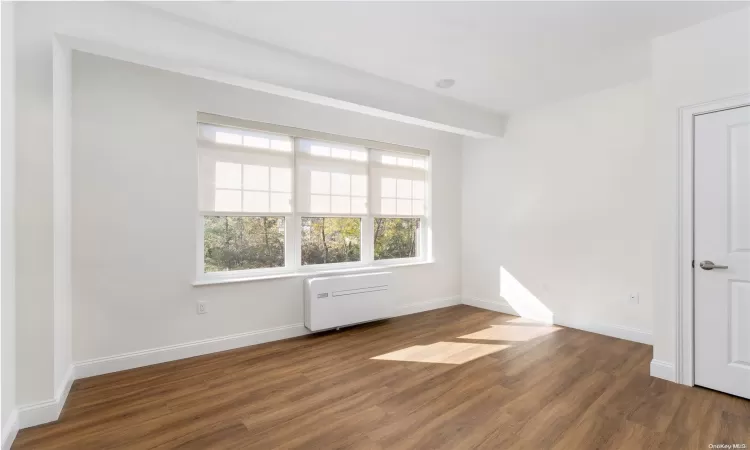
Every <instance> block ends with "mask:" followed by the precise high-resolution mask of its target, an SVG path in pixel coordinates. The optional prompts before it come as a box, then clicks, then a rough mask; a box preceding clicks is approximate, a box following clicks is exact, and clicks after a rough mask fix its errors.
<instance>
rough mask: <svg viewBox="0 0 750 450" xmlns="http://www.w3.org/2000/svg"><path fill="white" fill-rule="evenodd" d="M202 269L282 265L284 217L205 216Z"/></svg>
mask: <svg viewBox="0 0 750 450" xmlns="http://www.w3.org/2000/svg"><path fill="white" fill-rule="evenodd" d="M203 220H204V222H203V224H204V227H203V229H204V246H203V247H204V248H203V251H204V264H205V267H204V270H205V271H206V272H207V273H209V272H220V271H228V270H247V269H259V268H267V267H284V218H283V217H237V216H205V217H204V218H203Z"/></svg>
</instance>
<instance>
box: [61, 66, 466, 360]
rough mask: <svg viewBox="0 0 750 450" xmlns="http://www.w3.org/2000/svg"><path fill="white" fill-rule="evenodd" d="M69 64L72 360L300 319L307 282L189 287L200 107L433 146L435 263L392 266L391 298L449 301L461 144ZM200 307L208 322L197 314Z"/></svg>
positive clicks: (318, 109) (408, 129)
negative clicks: (203, 306)
mask: <svg viewBox="0 0 750 450" xmlns="http://www.w3.org/2000/svg"><path fill="white" fill-rule="evenodd" d="M73 60H74V65H73V67H74V76H73V153H72V156H73V158H72V176H73V186H72V188H73V190H72V192H73V293H74V299H75V300H74V305H73V326H74V333H73V338H74V340H73V342H74V345H73V352H74V355H73V356H74V360H75V361H78V362H80V361H85V360H90V359H92V358H102V357H109V356H113V355H119V354H122V353H126V352H134V351H141V350H146V349H152V348H156V347H163V346H169V345H175V344H183V343H187V342H192V341H196V340H201V339H207V338H213V337H218V336H226V335H231V334H236V333H244V332H249V331H255V330H264V329H269V328H274V327H282V326H295V325H296V326H299V325H300V324H301V323H302V322H303V304H302V278H291V279H282V280H269V281H256V282H249V283H236V284H229V285H214V286H202V287H193V286H192V285H191V283H192V282H193V281H194V277H195V256H194V255H195V254H196V239H195V236H196V218H197V207H196V195H197V194H196V189H197V179H196V177H197V175H196V144H195V135H196V131H195V120H196V112H197V111H204V112H210V113H216V114H222V115H226V116H231V117H239V118H245V119H250V120H256V121H264V122H270V123H277V124H281V125H288V126H293V127H300V128H307V129H312V130H318V131H324V132H330V133H336V134H342V135H349V136H355V137H361V138H367V139H373V140H378V141H385V142H392V143H397V144H403V145H410V146H416V147H421V148H426V149H429V150H431V151H432V155H433V166H432V167H433V177H434V180H435V184H434V185H433V198H434V203H433V211H434V216H433V248H434V258H435V260H436V262H435V263H434V264H430V265H423V266H415V267H403V268H395V269H393V271H394V273H395V285H396V289H395V292H396V293H397V295H398V300H399V302H400V304H401V306H402V307H404V308H405V309H404V310H405V311H407V310H408V311H411V310H414V309H415V308H419V307H420V306H419V305H416V306H415V305H414V304H415V303H419V302H425V301H431V300H437V299H446V298H452V299H453V301H457V299H458V296H459V294H460V239H459V236H460V226H461V224H460V213H461V208H460V202H461V198H460V185H461V173H460V170H459V167H460V164H461V156H460V147H461V140H460V138H459V137H457V136H454V135H449V134H446V133H443V132H439V131H434V130H427V129H424V128H419V127H414V126H409V125H404V124H399V123H396V122H393V121H388V120H383V119H377V118H372V117H368V116H364V115H359V114H353V113H348V112H345V111H340V110H336V109H332V108H327V107H323V106H319V105H313V104H310V103H305V102H300V101H296V100H291V99H287V98H283V97H278V96H273V95H269V94H265V93H259V92H253V91H248V90H245V89H240V88H236V87H232V86H227V85H223V84H219V83H214V82H210V81H205V80H200V79H197V78H192V77H187V76H184V75H177V74H174V73H170V72H165V71H161V70H157V69H153V68H147V67H144V66H138V65H134V64H130V63H124V62H121V61H116V60H111V59H107V58H101V57H97V56H92V55H89V54H85V53H78V52H74V58H73ZM201 300H202V301H207V302H208V303H209V311H210V312H209V313H208V314H206V315H197V314H196V312H195V309H196V302H197V301H201ZM436 305H437V304H433V305H430V304H427V305H421V307H425V308H430V307H434V306H436Z"/></svg>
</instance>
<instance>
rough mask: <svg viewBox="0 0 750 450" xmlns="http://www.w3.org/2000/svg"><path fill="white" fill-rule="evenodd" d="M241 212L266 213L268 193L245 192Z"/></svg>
mask: <svg viewBox="0 0 750 450" xmlns="http://www.w3.org/2000/svg"><path fill="white" fill-rule="evenodd" d="M399 201H400V200H399ZM242 210H243V211H245V212H254V213H259V212H265V211H268V192H253V191H245V192H244V193H243V199H242Z"/></svg>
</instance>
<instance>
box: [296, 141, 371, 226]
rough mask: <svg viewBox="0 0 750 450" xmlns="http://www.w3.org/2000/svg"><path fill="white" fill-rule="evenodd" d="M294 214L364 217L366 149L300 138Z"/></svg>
mask: <svg viewBox="0 0 750 450" xmlns="http://www.w3.org/2000/svg"><path fill="white" fill-rule="evenodd" d="M298 150H299V151H298V152H297V212H299V213H302V214H321V215H325V214H333V215H365V214H367V189H368V186H367V160H368V154H367V149H366V148H364V147H358V146H351V145H345V144H333V143H328V142H322V141H314V140H308V139H300V141H299V149H298Z"/></svg>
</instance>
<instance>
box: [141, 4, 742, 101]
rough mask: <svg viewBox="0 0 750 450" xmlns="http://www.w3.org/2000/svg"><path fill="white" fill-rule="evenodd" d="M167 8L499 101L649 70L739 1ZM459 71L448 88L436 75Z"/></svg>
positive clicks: (577, 89) (456, 93)
mask: <svg viewBox="0 0 750 450" xmlns="http://www.w3.org/2000/svg"><path fill="white" fill-rule="evenodd" d="M149 5H150V6H156V7H158V8H160V9H162V10H164V11H167V12H169V13H172V14H175V15H179V16H182V17H184V18H188V19H192V20H195V21H199V22H202V23H205V24H208V25H212V26H215V27H218V28H221V29H224V30H227V31H232V32H234V33H238V34H241V35H244V36H246V37H249V38H252V39H256V40H260V41H264V42H267V43H270V44H272V45H275V46H279V47H283V48H286V49H289V50H292V51H295V52H298V53H302V54H305V55H309V56H313V57H316V58H321V59H325V60H328V61H330V62H334V63H337V64H340V65H343V66H347V67H350V68H354V69H358V70H361V71H364V72H368V73H371V74H374V75H378V76H380V77H383V78H388V79H391V80H395V81H399V82H402V83H405V84H409V85H412V86H415V87H419V88H423V89H428V90H430V91H433V92H436V93H438V94H441V95H449V96H451V97H454V98H457V99H459V100H463V101H465V102H469V103H472V104H475V105H478V106H482V107H485V108H490V109H493V110H496V111H501V112H510V111H517V110H519V109H524V108H528V107H531V106H534V105H538V104H540V103H544V102H548V101H554V100H558V99H561V98H565V97H568V96H572V95H576V94H581V93H584V92H589V91H593V90H598V89H603V88H606V87H610V86H615V85H617V84H620V83H623V82H627V81H630V80H635V79H638V78H641V77H645V76H647V75H648V73H649V58H650V54H649V42H650V40H651V39H652V38H653V37H655V36H659V35H663V34H666V33H669V32H672V31H675V30H678V29H680V28H684V27H686V26H689V25H692V24H694V23H697V22H700V21H703V20H706V19H708V18H711V17H714V16H717V15H720V14H722V13H725V12H729V11H732V10H736V9H739V8H742V7H746V6H747V5H748V3H742V2H672V1H666V2H470V3H466V2H461V3H459V2H409V3H396V2H384V3H377V2H372V3H371V2H325V3H324V2H268V3H266V2H263V3H260V2H259V3H255V2H159V3H149ZM441 78H454V79H456V85H455V86H454V87H453V88H451V89H449V90H441V89H437V88H436V87H435V86H434V85H435V82H436V81H437V80H438V79H441Z"/></svg>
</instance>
